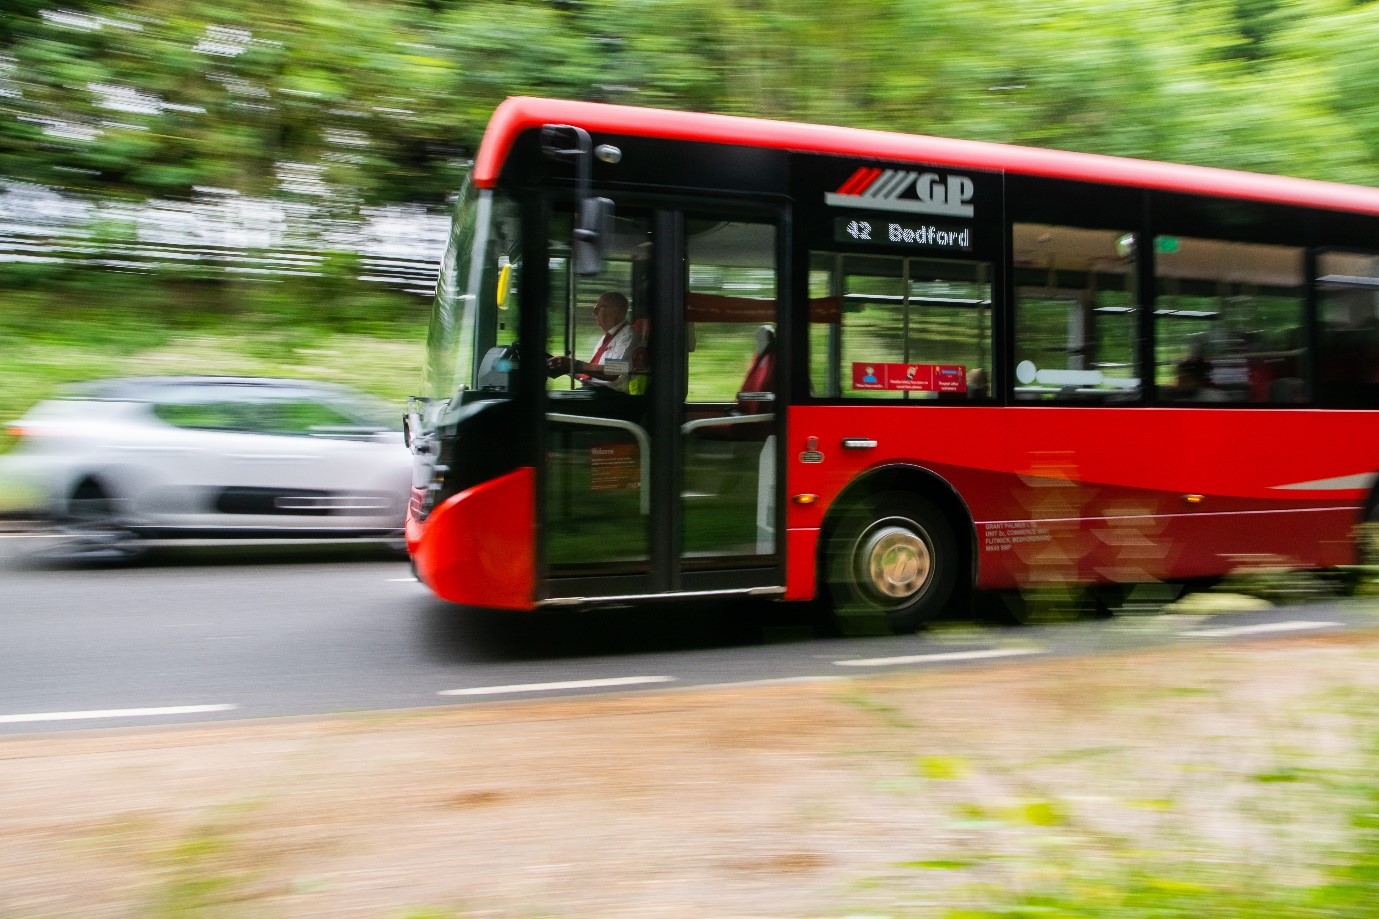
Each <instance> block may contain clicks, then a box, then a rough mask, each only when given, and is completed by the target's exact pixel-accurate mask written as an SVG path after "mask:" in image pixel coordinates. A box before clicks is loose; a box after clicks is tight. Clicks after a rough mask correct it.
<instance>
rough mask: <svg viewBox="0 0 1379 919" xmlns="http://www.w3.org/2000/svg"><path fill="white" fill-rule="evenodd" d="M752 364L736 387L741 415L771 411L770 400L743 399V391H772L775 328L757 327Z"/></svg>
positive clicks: (774, 380)
mask: <svg viewBox="0 0 1379 919" xmlns="http://www.w3.org/2000/svg"><path fill="white" fill-rule="evenodd" d="M753 350H754V354H753V356H752V366H751V367H750V368H748V370H747V376H745V377H744V378H743V380H742V385H741V386H739V387H738V397H737V410H738V413H739V414H742V415H762V414H767V413H769V412H771V411H772V410H773V409H774V408H775V406H774V405H773V404H772V403H771V402H764V401H759V400H756V399H743V398H742V396H743V394H744V393H763V392H773V391H774V390H775V385H776V330H775V329H773V328H771V327H770V326H769V325H764V326H762V327H761V328H759V329H757V333H756V343H755V348H754V349H753Z"/></svg>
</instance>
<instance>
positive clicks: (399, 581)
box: [388, 578, 417, 584]
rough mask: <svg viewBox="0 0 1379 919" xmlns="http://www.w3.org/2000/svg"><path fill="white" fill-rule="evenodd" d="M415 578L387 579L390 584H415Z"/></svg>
mask: <svg viewBox="0 0 1379 919" xmlns="http://www.w3.org/2000/svg"><path fill="white" fill-rule="evenodd" d="M416 582H417V579H416V578H388V583H390V584H415V583H416Z"/></svg>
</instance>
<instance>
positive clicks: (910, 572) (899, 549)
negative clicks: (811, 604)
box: [856, 521, 933, 601]
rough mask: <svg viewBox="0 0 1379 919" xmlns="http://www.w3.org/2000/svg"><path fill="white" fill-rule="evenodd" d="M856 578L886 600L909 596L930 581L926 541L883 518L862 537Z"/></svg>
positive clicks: (931, 567)
mask: <svg viewBox="0 0 1379 919" xmlns="http://www.w3.org/2000/svg"><path fill="white" fill-rule="evenodd" d="M856 559H857V575H858V581H859V582H860V583H862V584H863V585H865V586H866V587H867V588H868V589H869V590H870V591H871V592H872V593H874V594H876V595H877V596H878V597H882V598H885V599H887V600H902V601H903V600H909V599H910V598H911V597H914V596H915V595H916V594H918V593H919V592H920V591H921V590H922V589H923V588H924V585H925V584H926V583H928V581H929V575H930V573H931V572H932V570H933V556H932V555H931V554H930V552H929V545H928V543H926V542H925V541H924V540H923V539H922V538H920V536H919V534H918V533H916V532H915V531H914V530H911V529H909V528H908V527H904V526H899V525H897V524H891V523H885V522H884V521H883V522H882V523H880V524H878V525H877V526H875V527H874V528H873V529H871V530H869V531H868V532H867V533H866V534H865V535H864V536H863V537H862V540H861V543H860V546H859V551H858V553H857V555H856Z"/></svg>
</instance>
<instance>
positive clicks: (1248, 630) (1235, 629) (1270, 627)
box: [1178, 619, 1340, 638]
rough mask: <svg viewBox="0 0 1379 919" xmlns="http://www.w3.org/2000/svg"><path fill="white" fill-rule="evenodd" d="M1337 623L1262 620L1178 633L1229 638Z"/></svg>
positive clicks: (1295, 630) (1297, 630)
mask: <svg viewBox="0 0 1379 919" xmlns="http://www.w3.org/2000/svg"><path fill="white" fill-rule="evenodd" d="M1338 625H1340V623H1339V622H1309V621H1308V620H1306V619H1295V620H1292V621H1290V622H1263V623H1260V624H1258V625H1236V626H1230V627H1227V628H1221V629H1196V630H1194V631H1191V632H1179V633H1178V634H1179V635H1183V636H1185V637H1187V638H1230V637H1232V636H1234V635H1258V634H1261V633H1265V632H1305V631H1307V630H1309V629H1330V628H1334V627H1335V626H1338Z"/></svg>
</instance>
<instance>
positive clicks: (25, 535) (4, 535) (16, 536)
mask: <svg viewBox="0 0 1379 919" xmlns="http://www.w3.org/2000/svg"><path fill="white" fill-rule="evenodd" d="M63 538H65V537H64V536H63V534H62V533H0V539H63Z"/></svg>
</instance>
